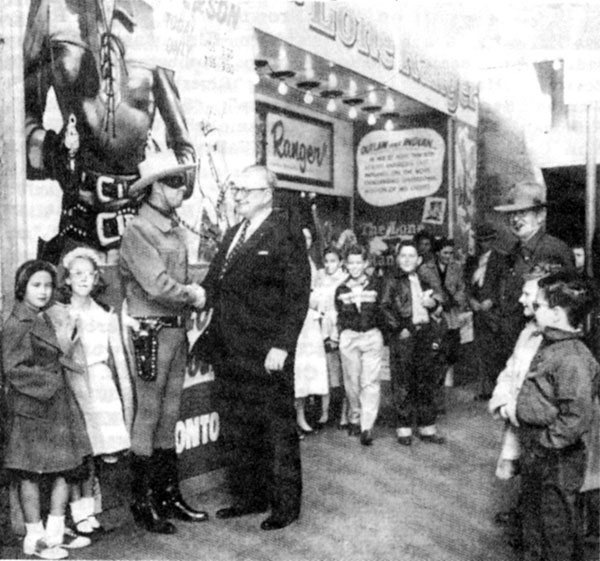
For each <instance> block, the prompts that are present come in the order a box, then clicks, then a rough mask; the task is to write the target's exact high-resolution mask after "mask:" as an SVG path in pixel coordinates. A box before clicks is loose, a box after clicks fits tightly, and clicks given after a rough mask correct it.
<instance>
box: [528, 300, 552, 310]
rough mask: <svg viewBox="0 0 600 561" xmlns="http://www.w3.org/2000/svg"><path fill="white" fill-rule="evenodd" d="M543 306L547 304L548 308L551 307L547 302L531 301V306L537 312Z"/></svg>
mask: <svg viewBox="0 0 600 561" xmlns="http://www.w3.org/2000/svg"><path fill="white" fill-rule="evenodd" d="M542 306H546V308H549V307H550V306H549V305H548V303H547V302H532V303H531V307H532V308H533V311H534V312H537V311H538V310H539V309H540V308H541V307H542Z"/></svg>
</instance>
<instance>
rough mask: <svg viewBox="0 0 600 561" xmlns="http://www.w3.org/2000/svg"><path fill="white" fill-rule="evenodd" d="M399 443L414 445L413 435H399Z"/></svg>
mask: <svg viewBox="0 0 600 561" xmlns="http://www.w3.org/2000/svg"><path fill="white" fill-rule="evenodd" d="M398 444H402V446H412V436H399V437H398Z"/></svg>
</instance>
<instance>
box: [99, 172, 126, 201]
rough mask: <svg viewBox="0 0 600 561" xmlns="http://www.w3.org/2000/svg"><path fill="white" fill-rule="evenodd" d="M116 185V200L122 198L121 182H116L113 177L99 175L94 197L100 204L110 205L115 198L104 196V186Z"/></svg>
mask: <svg viewBox="0 0 600 561" xmlns="http://www.w3.org/2000/svg"><path fill="white" fill-rule="evenodd" d="M115 183H116V184H117V197H116V198H117V199H122V198H123V184H122V183H121V182H118V183H117V182H116V181H115V178H114V177H109V176H107V175H100V176H98V179H96V196H97V197H98V200H99V201H100V202H101V203H110V202H111V201H114V200H115V198H114V197H111V196H109V195H105V194H104V186H105V185H114V184H115Z"/></svg>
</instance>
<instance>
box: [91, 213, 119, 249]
mask: <svg viewBox="0 0 600 561" xmlns="http://www.w3.org/2000/svg"><path fill="white" fill-rule="evenodd" d="M109 220H116V222H117V231H118V232H119V233H118V234H117V235H116V236H107V235H106V234H105V233H104V224H105V223H106V222H108V221H109ZM124 227H125V220H124V219H123V217H122V216H120V215H118V214H117V213H116V212H99V213H98V216H96V234H97V236H98V241H99V242H100V245H102V246H107V245H111V244H115V243H118V242H119V240H120V239H121V233H122V232H123V228H124Z"/></svg>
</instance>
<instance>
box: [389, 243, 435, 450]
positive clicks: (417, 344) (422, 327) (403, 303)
mask: <svg viewBox="0 0 600 561" xmlns="http://www.w3.org/2000/svg"><path fill="white" fill-rule="evenodd" d="M421 260H422V258H421V256H420V255H419V254H418V252H417V246H416V245H415V243H414V242H412V241H405V242H402V244H401V245H400V248H399V251H398V255H397V258H396V262H397V264H398V270H396V271H395V272H394V273H393V274H392V275H390V276H389V277H388V278H387V279H386V280H385V282H384V286H383V290H382V296H381V307H382V312H383V317H384V322H385V324H386V327H387V329H388V330H389V334H390V337H389V345H390V373H391V382H392V394H393V399H394V407H395V409H396V416H397V429H396V432H397V436H398V443H399V444H402V445H404V446H410V445H411V444H412V427H413V425H414V424H416V426H417V427H418V431H419V432H418V436H419V438H420V439H421V440H422V441H424V442H427V443H433V444H443V443H444V438H443V437H442V436H440V435H439V434H437V429H436V424H435V421H436V416H437V414H436V405H435V392H436V390H437V382H438V379H439V375H440V372H441V371H442V370H443V368H444V362H443V361H442V360H441V358H440V340H441V335H442V324H441V319H440V317H439V314H440V313H441V306H440V302H441V299H442V298H441V295H439V294H434V292H433V290H432V289H431V288H429V286H428V285H427V284H426V283H425V282H424V281H423V280H422V279H421V278H420V277H419V275H417V268H418V267H419V265H420V264H421ZM434 312H435V315H434Z"/></svg>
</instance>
